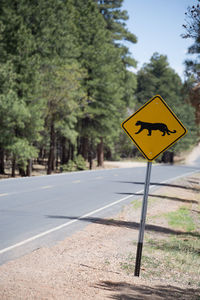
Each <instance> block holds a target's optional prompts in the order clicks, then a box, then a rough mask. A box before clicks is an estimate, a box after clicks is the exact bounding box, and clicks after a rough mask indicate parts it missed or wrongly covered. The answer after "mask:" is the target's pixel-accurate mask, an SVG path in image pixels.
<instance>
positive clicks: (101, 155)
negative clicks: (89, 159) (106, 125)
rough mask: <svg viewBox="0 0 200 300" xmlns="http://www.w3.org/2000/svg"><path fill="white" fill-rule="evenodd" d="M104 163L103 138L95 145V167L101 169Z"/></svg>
mask: <svg viewBox="0 0 200 300" xmlns="http://www.w3.org/2000/svg"><path fill="white" fill-rule="evenodd" d="M103 162H104V149H103V138H102V137H101V138H100V143H99V144H98V145H97V166H98V167H103Z"/></svg>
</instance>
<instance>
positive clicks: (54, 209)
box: [0, 161, 200, 264]
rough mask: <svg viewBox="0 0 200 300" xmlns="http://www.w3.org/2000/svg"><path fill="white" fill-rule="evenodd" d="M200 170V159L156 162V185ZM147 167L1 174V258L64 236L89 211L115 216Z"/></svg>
mask: <svg viewBox="0 0 200 300" xmlns="http://www.w3.org/2000/svg"><path fill="white" fill-rule="evenodd" d="M198 171H200V162H199V161H198V164H197V163H196V164H193V165H192V166H170V165H153V168H152V174H151V189H155V188H156V187H158V186H160V185H165V184H169V182H170V181H171V180H173V179H175V178H178V177H181V176H185V175H187V174H191V173H193V172H198ZM145 173H146V167H135V168H128V169H127V168H126V169H107V170H98V171H83V172H73V173H65V174H58V175H51V176H39V177H26V178H17V179H5V180H1V181H0V264H3V263H5V262H6V261H9V260H12V259H14V258H17V257H20V256H22V255H24V254H26V253H29V252H31V251H33V250H35V249H37V248H40V247H43V246H50V245H53V244H55V242H57V241H59V240H63V239H64V238H66V237H67V236H69V235H71V234H72V233H74V232H75V231H77V230H81V229H82V228H83V226H85V225H86V224H87V222H86V220H87V217H89V216H98V217H101V218H103V217H108V218H109V217H111V216H113V215H114V214H116V213H117V212H118V211H120V209H121V208H122V207H123V205H125V204H127V203H130V202H131V201H133V200H134V199H136V198H138V197H139V195H140V197H141V194H142V193H143V188H144V179H145ZM88 222H89V221H88Z"/></svg>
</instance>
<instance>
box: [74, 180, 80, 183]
mask: <svg viewBox="0 0 200 300" xmlns="http://www.w3.org/2000/svg"><path fill="white" fill-rule="evenodd" d="M80 182H81V181H80V180H74V181H72V183H80Z"/></svg>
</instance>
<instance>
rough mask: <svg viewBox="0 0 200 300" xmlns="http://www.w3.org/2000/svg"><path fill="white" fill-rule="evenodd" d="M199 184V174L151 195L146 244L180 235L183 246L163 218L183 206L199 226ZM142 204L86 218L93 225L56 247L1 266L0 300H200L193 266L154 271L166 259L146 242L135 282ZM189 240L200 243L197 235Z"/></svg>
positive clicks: (191, 234) (137, 202) (138, 203)
mask: <svg viewBox="0 0 200 300" xmlns="http://www.w3.org/2000/svg"><path fill="white" fill-rule="evenodd" d="M199 182H200V174H194V175H191V176H190V177H187V178H184V179H181V180H178V181H176V182H174V183H172V184H169V185H166V186H163V187H162V188H159V189H158V190H157V191H156V192H155V193H153V194H150V195H149V204H148V215H147V226H146V231H145V241H155V240H158V241H159V239H160V240H163V239H169V238H171V237H172V238H175V237H176V236H178V235H180V234H181V232H182V233H183V240H184V239H186V243H187V238H185V237H186V236H184V234H186V233H185V232H184V231H183V230H180V229H178V230H177V229H174V228H173V227H170V225H169V224H168V221H167V220H166V218H165V214H167V213H168V212H173V211H176V210H177V209H179V208H180V207H181V206H183V205H184V206H186V207H187V208H188V209H189V211H190V213H191V214H193V216H194V219H195V220H196V222H197V225H198V224H199V223H198V222H199V213H200V205H199V202H200V196H199V194H200V193H199V192H200V185H199ZM141 202H142V199H140V200H137V201H134V202H133V203H131V204H130V205H128V206H126V207H124V209H123V211H121V212H120V214H119V215H117V216H114V217H113V218H111V219H101V218H92V217H91V218H87V219H86V220H85V221H87V222H90V223H91V224H89V225H88V226H87V227H85V229H84V230H82V231H80V232H77V233H76V234H74V235H73V236H71V237H69V238H67V239H66V240H64V241H62V242H60V243H58V244H57V245H55V246H54V247H51V248H41V249H38V250H37V251H34V252H32V253H30V254H28V255H26V256H24V257H21V258H19V259H16V260H14V261H11V262H9V263H6V264H4V265H2V266H0V299H1V300H9V299H13V300H16V299H23V300H24V299H37V300H41V299H42V300H44V299H45V300H47V299H48V300H51V299H58V300H62V299H63V300H64V299H67V300H68V299H70V300H71V299H72V300H81V299H84V300H87V299H88V300H90V299H91V300H94V299H95V300H96V299H102V300H104V299H125V300H129V299H135V300H146V299H149V300H160V299H181V300H184V299H185V300H192V299H200V280H198V276H199V275H198V274H196V270H195V265H196V264H197V261H195V262H192V263H191V264H194V265H193V266H191V267H193V268H194V270H191V271H190V270H188V271H186V272H185V273H184V274H183V272H182V271H179V270H178V269H174V270H172V269H173V267H172V266H173V265H174V264H172V261H171V260H170V259H169V261H167V263H168V265H169V268H167V267H166V266H164V267H163V266H162V263H161V264H160V265H159V266H158V265H156V264H155V262H156V261H157V260H159V261H161V262H162V259H163V258H164V257H162V254H161V253H160V252H159V250H152V249H151V248H149V247H147V246H145V241H144V249H143V256H144V259H143V260H144V261H142V268H141V276H140V277H139V278H138V277H134V275H133V273H134V271H133V267H134V259H135V253H136V245H137V238H138V226H139V221H140V213H141ZM83 222H84V220H83ZM198 226H199V225H198ZM198 226H197V229H198V233H199V232H200V227H198ZM189 234H190V237H191V236H192V239H193V238H194V239H197V238H198V239H199V234H197V233H196V231H195V233H193V232H191V233H189ZM195 241H196V240H195ZM146 243H147V242H146ZM149 249H150V250H151V251H152V252H149V251H150V250H149ZM167 255H168V254H167ZM151 258H152V259H151ZM183 258H184V257H183ZM183 258H182V259H183ZM183 264H184V261H183ZM155 271H156V272H155Z"/></svg>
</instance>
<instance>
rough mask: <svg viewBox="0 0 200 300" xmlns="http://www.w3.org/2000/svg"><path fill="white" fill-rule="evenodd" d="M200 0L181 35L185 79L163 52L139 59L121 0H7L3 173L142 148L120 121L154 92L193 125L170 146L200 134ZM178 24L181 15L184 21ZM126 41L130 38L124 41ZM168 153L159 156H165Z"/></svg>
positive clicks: (0, 101) (0, 42)
mask: <svg viewBox="0 0 200 300" xmlns="http://www.w3.org/2000/svg"><path fill="white" fill-rule="evenodd" d="M199 3H200V0H198V4H197V5H195V6H192V7H190V8H188V11H187V12H186V19H187V22H186V24H183V38H188V37H190V38H192V39H193V41H194V43H193V45H191V47H190V48H189V49H188V51H189V52H190V53H191V54H194V57H195V58H194V60H190V61H186V62H185V72H186V75H187V76H186V78H187V79H186V81H185V82H182V80H181V78H180V77H179V75H178V74H177V73H176V72H175V71H174V70H173V69H172V68H171V67H170V65H169V63H168V59H167V57H166V56H165V55H162V54H159V53H153V54H152V57H151V59H150V61H149V62H148V63H146V64H144V65H143V67H142V68H141V69H140V70H139V71H138V72H137V73H133V72H132V71H131V69H132V68H135V67H136V65H137V62H136V61H135V59H134V58H133V57H132V56H131V54H130V52H129V49H128V47H127V42H128V43H133V44H134V43H137V37H136V36H135V34H134V33H131V32H129V30H128V29H127V27H126V21H127V20H128V12H127V11H125V10H123V9H122V4H123V0H48V1H47V0H35V1H32V0H1V5H0V53H1V55H0V174H5V173H6V169H8V168H10V175H11V176H12V177H15V176H16V174H19V175H21V176H31V173H32V170H33V168H34V164H35V163H37V164H40V165H43V166H45V169H46V173H47V174H52V173H53V172H61V171H73V170H83V169H86V168H87V167H88V168H90V169H92V168H93V164H94V161H95V162H97V165H98V166H102V165H103V162H104V159H107V160H117V159H121V158H130V157H138V156H140V153H139V152H138V150H137V148H136V147H135V146H134V144H133V143H131V142H130V140H129V139H128V138H127V136H126V135H125V134H124V132H122V129H121V126H120V124H121V122H122V121H123V120H124V119H125V118H126V117H128V116H129V115H130V114H131V113H133V112H134V111H135V110H136V109H138V108H139V107H140V106H141V105H143V104H144V103H145V102H146V101H148V100H149V99H150V98H151V97H153V96H154V95H156V94H160V95H161V96H162V97H163V99H166V100H167V103H168V105H169V106H170V107H171V109H172V110H173V111H174V112H175V114H176V115H177V116H178V118H180V120H181V121H182V122H183V124H184V125H185V127H186V128H187V129H188V134H187V135H186V136H185V137H184V138H183V139H182V140H181V141H180V142H179V143H177V144H176V145H175V146H173V147H172V148H171V150H170V151H171V152H172V153H173V155H174V154H178V153H180V152H181V151H183V150H184V151H185V150H187V149H190V148H191V147H192V146H194V145H195V144H196V143H197V142H198V141H199V136H200V134H199V133H200V131H199V122H200V121H199V120H200V118H199V102H200V101H199V99H200V72H199V70H200V68H199V61H198V59H199V53H200V9H199ZM181 25H182V24H180V26H181ZM125 42H126V43H125ZM162 159H164V158H163V157H161V158H160V160H162Z"/></svg>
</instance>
